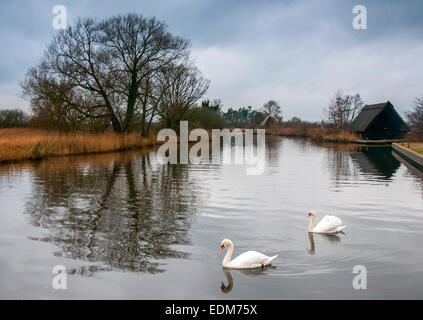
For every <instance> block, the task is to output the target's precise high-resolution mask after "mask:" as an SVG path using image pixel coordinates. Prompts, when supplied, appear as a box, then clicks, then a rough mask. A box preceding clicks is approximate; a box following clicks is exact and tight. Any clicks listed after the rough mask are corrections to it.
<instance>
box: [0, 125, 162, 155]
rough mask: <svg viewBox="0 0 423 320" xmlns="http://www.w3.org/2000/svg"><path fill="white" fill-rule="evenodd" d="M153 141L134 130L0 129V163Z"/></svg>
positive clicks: (135, 146)
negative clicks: (124, 132)
mask: <svg viewBox="0 0 423 320" xmlns="http://www.w3.org/2000/svg"><path fill="white" fill-rule="evenodd" d="M156 143H157V141H156V138H155V137H154V136H151V137H147V138H142V137H141V136H140V135H139V134H138V133H130V134H128V135H119V134H116V133H113V132H106V133H101V134H92V133H72V134H64V133H60V132H51V131H46V130H39V129H30V128H11V129H0V163H5V162H13V161H22V160H36V159H43V158H48V157H53V156H67V155H82V154H90V153H104V152H111V151H122V150H130V149H139V148H145V147H150V146H153V145H155V144H156Z"/></svg>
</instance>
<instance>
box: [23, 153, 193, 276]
mask: <svg viewBox="0 0 423 320" xmlns="http://www.w3.org/2000/svg"><path fill="white" fill-rule="evenodd" d="M95 159H96V160H93V157H91V158H90V161H89V162H86V161H84V158H83V157H82V158H79V159H78V158H77V157H72V158H56V159H51V160H47V161H42V162H40V163H39V164H38V165H37V168H36V169H35V170H34V174H35V180H36V183H34V189H33V192H32V196H31V198H30V199H29V200H28V202H27V204H26V212H27V214H29V217H30V222H31V223H32V224H33V225H35V226H42V227H44V228H47V229H48V231H49V234H48V236H47V237H44V238H42V239H39V240H42V241H48V242H51V243H54V244H55V245H57V246H58V248H59V251H58V252H56V253H55V254H56V255H58V256H65V257H69V258H73V259H81V260H83V261H89V262H97V263H98V262H99V263H103V264H105V265H106V266H108V267H111V268H113V269H114V268H117V269H123V270H131V271H141V272H150V273H155V272H161V271H164V270H163V269H162V268H160V264H159V263H158V262H157V261H155V260H157V259H163V258H169V257H172V258H181V257H185V256H186V253H184V252H181V251H178V250H175V249H172V248H170V247H169V246H170V245H176V244H187V243H188V242H189V240H188V238H187V234H188V230H189V228H190V225H191V219H192V216H193V214H194V213H195V212H194V209H193V208H194V204H195V203H196V201H197V197H196V194H195V192H194V191H195V188H196V187H195V182H194V181H193V179H191V178H190V177H189V170H184V169H183V168H181V166H175V165H163V166H162V165H158V164H157V163H156V161H155V160H156V157H155V154H154V153H149V154H142V155H141V154H139V153H120V154H108V155H103V156H98V157H96V158H95ZM78 160H79V161H78ZM94 271H95V270H94ZM82 273H84V270H82Z"/></svg>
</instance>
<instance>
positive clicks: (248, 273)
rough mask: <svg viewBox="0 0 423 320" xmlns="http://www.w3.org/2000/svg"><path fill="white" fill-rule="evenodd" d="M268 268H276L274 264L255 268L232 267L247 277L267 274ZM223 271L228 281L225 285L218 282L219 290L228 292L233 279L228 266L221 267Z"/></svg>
mask: <svg viewBox="0 0 423 320" xmlns="http://www.w3.org/2000/svg"><path fill="white" fill-rule="evenodd" d="M269 269H276V267H275V266H272V265H269V266H266V267H264V268H255V269H232V270H233V271H234V272H238V273H240V274H242V275H243V276H246V277H249V278H255V277H259V276H262V275H267V270H269ZM222 270H223V273H224V274H225V277H226V281H227V282H228V285H225V283H224V282H223V281H221V284H220V290H221V291H222V292H223V293H229V292H231V290H232V288H233V286H234V279H233V278H232V275H231V272H230V269H228V268H222Z"/></svg>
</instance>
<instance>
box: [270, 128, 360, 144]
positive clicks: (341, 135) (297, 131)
mask: <svg viewBox="0 0 423 320" xmlns="http://www.w3.org/2000/svg"><path fill="white" fill-rule="evenodd" d="M266 133H269V134H271V135H279V136H288V137H303V138H310V139H311V140H314V141H323V142H352V141H354V140H359V139H360V137H359V136H358V135H357V134H355V133H354V132H351V131H346V130H335V129H328V128H305V127H300V128H271V129H268V130H266Z"/></svg>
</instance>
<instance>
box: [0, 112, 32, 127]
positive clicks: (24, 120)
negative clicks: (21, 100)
mask: <svg viewBox="0 0 423 320" xmlns="http://www.w3.org/2000/svg"><path fill="white" fill-rule="evenodd" d="M29 120H30V116H29V114H28V113H26V112H24V111H22V110H19V109H4V110H0V129H3V128H21V127H26V126H27V125H28V122H29Z"/></svg>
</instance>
